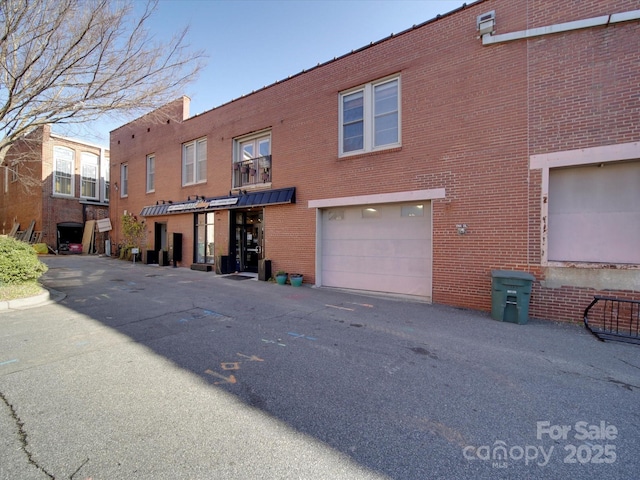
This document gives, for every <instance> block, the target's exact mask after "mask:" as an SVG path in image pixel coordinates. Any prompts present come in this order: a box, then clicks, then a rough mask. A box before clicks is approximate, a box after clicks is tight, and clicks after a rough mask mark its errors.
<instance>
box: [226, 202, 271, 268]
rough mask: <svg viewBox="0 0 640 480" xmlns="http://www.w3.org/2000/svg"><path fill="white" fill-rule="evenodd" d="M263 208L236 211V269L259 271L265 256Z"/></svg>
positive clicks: (234, 218)
mask: <svg viewBox="0 0 640 480" xmlns="http://www.w3.org/2000/svg"><path fill="white" fill-rule="evenodd" d="M263 218H264V217H263V210H262V208H257V209H255V208H253V209H248V210H237V211H235V213H234V216H233V220H234V230H235V237H234V238H235V247H236V248H235V251H236V270H237V271H239V272H254V273H257V272H258V262H259V261H260V260H262V258H264V224H263Z"/></svg>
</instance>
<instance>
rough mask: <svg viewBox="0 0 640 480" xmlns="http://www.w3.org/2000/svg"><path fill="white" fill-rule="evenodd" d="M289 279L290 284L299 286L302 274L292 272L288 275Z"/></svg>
mask: <svg viewBox="0 0 640 480" xmlns="http://www.w3.org/2000/svg"><path fill="white" fill-rule="evenodd" d="M289 281H290V282H291V286H293V287H299V286H301V285H302V274H301V273H292V274H291V275H289Z"/></svg>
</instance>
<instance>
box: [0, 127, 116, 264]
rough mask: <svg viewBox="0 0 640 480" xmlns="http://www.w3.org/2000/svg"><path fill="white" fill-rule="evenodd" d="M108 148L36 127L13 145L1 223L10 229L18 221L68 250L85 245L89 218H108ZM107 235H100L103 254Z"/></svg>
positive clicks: (0, 201) (4, 184) (2, 197)
mask: <svg viewBox="0 0 640 480" xmlns="http://www.w3.org/2000/svg"><path fill="white" fill-rule="evenodd" d="M108 169H109V150H107V149H105V148H103V147H100V146H97V145H92V144H90V143H86V142H83V141H80V140H74V139H70V138H66V137H63V136H60V135H56V134H54V133H52V132H51V127H50V126H48V125H47V126H44V127H41V128H39V129H37V130H36V131H35V132H33V133H32V134H30V135H28V136H26V137H24V138H22V139H21V140H20V141H18V142H17V143H16V144H14V145H13V146H12V148H11V149H10V150H9V152H8V154H7V162H6V166H5V167H3V168H2V169H1V170H2V172H0V173H1V174H2V175H1V181H2V193H1V194H0V223H1V224H2V233H3V234H8V233H10V231H11V229H12V227H13V224H14V222H17V223H19V224H20V230H27V229H28V227H29V226H30V225H31V222H33V221H35V224H34V227H33V230H34V232H41V233H42V240H41V241H42V243H46V244H47V245H49V246H50V247H51V249H53V250H64V249H65V246H66V245H67V244H68V243H77V244H81V243H82V234H83V229H84V225H85V222H86V221H87V220H100V219H106V218H108V217H109V193H110V189H109V170H108ZM107 235H108V234H107V233H103V234H98V235H97V236H96V251H98V252H101V253H102V252H104V246H105V243H104V240H106V238H107ZM38 236H39V235H38Z"/></svg>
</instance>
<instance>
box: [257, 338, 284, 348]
mask: <svg viewBox="0 0 640 480" xmlns="http://www.w3.org/2000/svg"><path fill="white" fill-rule="evenodd" d="M262 341H263V342H264V343H275V344H276V345H280V346H281V347H286V346H287V345H286V344H284V343H280V342H274V341H273V340H266V339H264V338H263V339H262Z"/></svg>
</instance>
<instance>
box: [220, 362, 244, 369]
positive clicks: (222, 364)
mask: <svg viewBox="0 0 640 480" xmlns="http://www.w3.org/2000/svg"><path fill="white" fill-rule="evenodd" d="M220 368H222V369H223V370H240V362H220Z"/></svg>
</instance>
